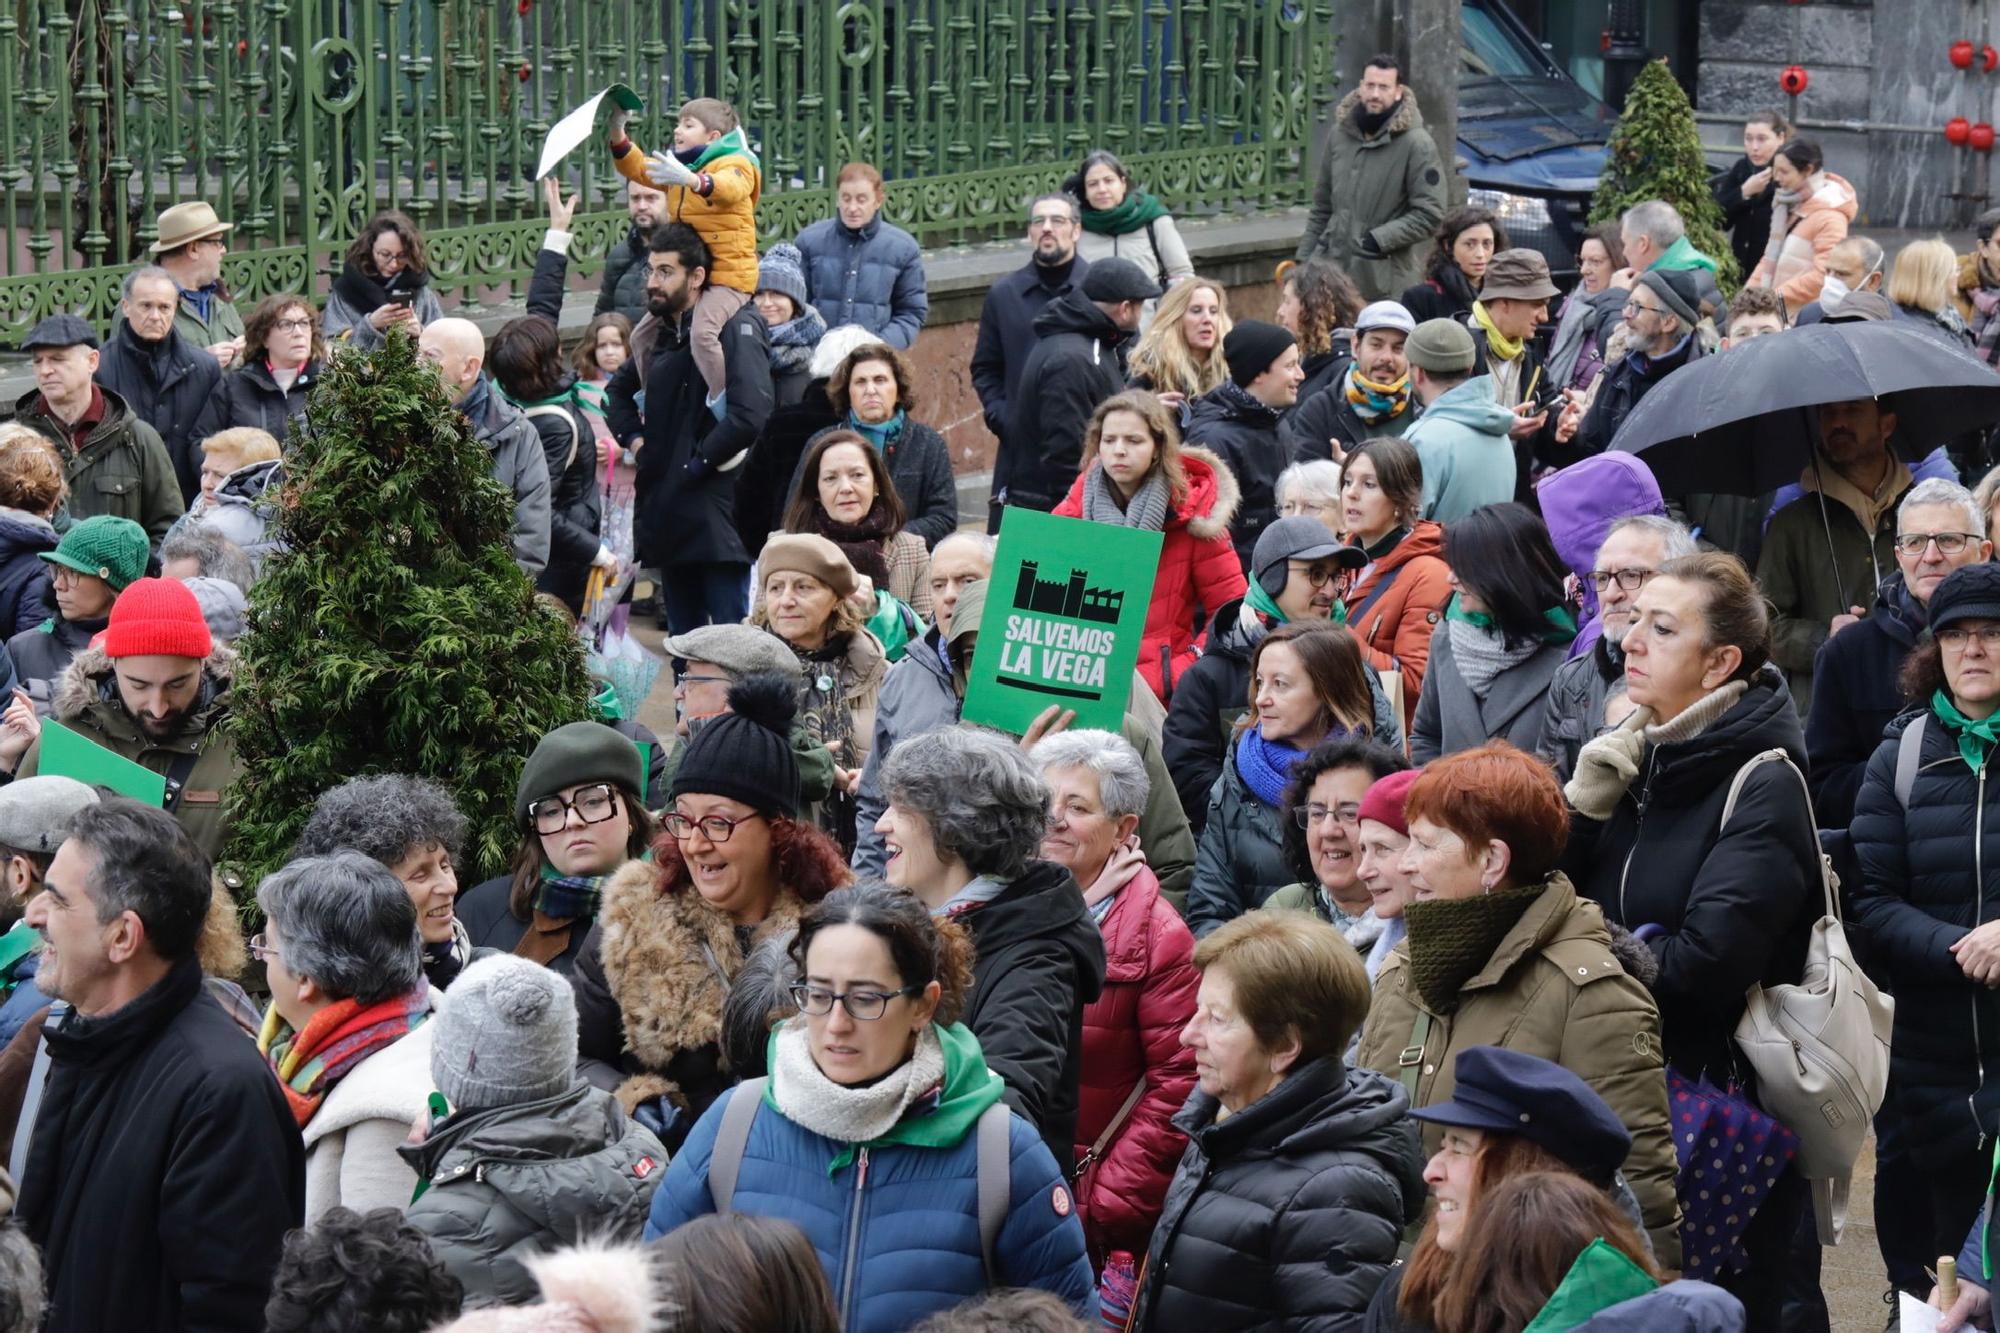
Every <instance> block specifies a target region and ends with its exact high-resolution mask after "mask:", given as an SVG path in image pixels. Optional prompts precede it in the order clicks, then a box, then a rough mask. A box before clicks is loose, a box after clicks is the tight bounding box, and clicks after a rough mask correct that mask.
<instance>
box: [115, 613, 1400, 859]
mask: <svg viewBox="0 0 2000 1333" xmlns="http://www.w3.org/2000/svg"><path fill="white" fill-rule="evenodd" d="M111 614H112V615H114V616H115V615H117V614H118V613H117V612H116V611H113V612H112V613H111ZM1421 772H1423V770H1422V769H1420V768H1406V769H1404V770H1403V771H1402V772H1400V773H1391V774H1390V775H1389V776H1388V777H1386V778H1377V779H1375V785H1374V786H1372V787H1370V788H1369V789H1368V794H1367V795H1365V796H1363V797H1362V798H1361V813H1360V814H1358V815H1356V816H1355V818H1356V819H1372V820H1374V821H1375V822H1376V823H1378V824H1387V825H1388V826H1389V827H1390V828H1392V829H1394V830H1396V832H1398V833H1400V834H1402V835H1403V836H1404V837H1406V838H1407V837H1409V836H1410V822H1409V820H1408V819H1406V818H1405V817H1404V815H1403V803H1404V802H1405V801H1407V800H1408V799H1409V797H1410V788H1412V787H1414V786H1416V785H1417V775H1418V774H1419V773H1421Z"/></svg>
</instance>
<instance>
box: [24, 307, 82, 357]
mask: <svg viewBox="0 0 2000 1333" xmlns="http://www.w3.org/2000/svg"><path fill="white" fill-rule="evenodd" d="M79 343H81V344H82V345H83V346H85V347H96V346H97V345H98V342H97V330H96V329H93V328H91V327H90V325H89V323H88V322H87V321H85V320H83V319H80V318H79V317H77V316H75V315H50V316H49V317H48V318H47V319H44V320H43V321H42V322H41V323H39V324H37V325H35V327H34V328H32V329H30V330H28V336H27V338H26V340H25V341H23V342H22V343H21V350H22V351H24V352H32V351H33V350H34V349H35V348H37V347H75V346H76V345H77V344H79Z"/></svg>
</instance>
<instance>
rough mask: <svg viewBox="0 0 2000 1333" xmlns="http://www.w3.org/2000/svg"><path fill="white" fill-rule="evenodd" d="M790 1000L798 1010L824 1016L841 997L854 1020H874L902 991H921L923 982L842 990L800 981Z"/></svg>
mask: <svg viewBox="0 0 2000 1333" xmlns="http://www.w3.org/2000/svg"><path fill="white" fill-rule="evenodd" d="M791 989H792V1003H793V1004H796V1005H797V1006H798V1007H799V1012H800V1013H802V1014H805V1015H807V1016H808V1017H811V1018H824V1017H825V1016H826V1015H828V1014H830V1013H832V1012H833V1002H834V1001H835V1000H838V1001H840V1006H841V1008H843V1009H845V1010H847V1016H848V1017H849V1018H851V1019H853V1020H854V1021H855V1022H857V1023H873V1022H874V1021H875V1020H876V1019H878V1018H880V1017H881V1016H882V1015H883V1014H886V1013H888V1012H889V1001H891V1000H893V999H896V998H898V997H900V996H905V995H922V994H923V993H924V988H923V987H922V986H905V987H903V989H901V990H892V991H879V990H851V991H848V992H846V993H845V994H842V993H840V992H838V991H830V990H828V989H827V988H826V987H824V986H809V985H807V984H806V983H805V982H803V981H802V982H799V983H798V984H797V985H795V986H793V987H792V988H791Z"/></svg>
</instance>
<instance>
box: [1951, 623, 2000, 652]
mask: <svg viewBox="0 0 2000 1333" xmlns="http://www.w3.org/2000/svg"><path fill="white" fill-rule="evenodd" d="M1974 636H1977V637H1978V639H1979V646H1980V647H1981V648H1982V649H1984V650H1985V651H1987V652H1989V653H1993V652H2000V625H1981V626H1980V627H1979V628H1978V629H1960V628H1959V627H1958V626H1957V625H1950V626H1947V627H1946V628H1944V629H1941V630H1939V631H1938V632H1937V641H1938V645H1939V646H1940V647H1944V648H1950V649H1953V650H1956V649H1960V648H1963V647H1965V645H1966V644H1968V643H1970V642H1971V641H1972V639H1973V638H1974Z"/></svg>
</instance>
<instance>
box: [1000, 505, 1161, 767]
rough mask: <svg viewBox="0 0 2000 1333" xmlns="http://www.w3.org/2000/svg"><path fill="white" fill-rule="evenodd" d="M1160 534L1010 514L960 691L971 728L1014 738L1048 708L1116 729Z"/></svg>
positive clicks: (1148, 597) (1157, 564)
mask: <svg viewBox="0 0 2000 1333" xmlns="http://www.w3.org/2000/svg"><path fill="white" fill-rule="evenodd" d="M1160 541H1161V537H1160V534H1159V533H1157V532H1145V531H1139V530H1136V529H1133V528H1120V527H1113V526H1111V525H1110V524H1107V523H1088V522H1085V521H1084V520H1083V519H1080V518H1057V517H1055V516H1054V515H1052V514H1043V513H1038V512H1036V511H1035V510H1032V509H1009V510H1008V511H1007V518H1006V522H1005V523H1004V524H1003V525H1002V526H1001V529H1000V549H999V551H998V552H997V553H996V554H995V555H994V558H993V582H992V586H991V587H989V588H988V590H987V594H986V610H985V613H984V614H983V615H982V616H981V617H980V620H979V646H978V649H977V651H975V652H974V654H973V658H972V675H971V679H970V682H969V683H968V685H967V688H966V691H965V710H964V717H965V720H966V721H968V722H978V723H982V724H984V725H986V726H992V727H999V728H1000V729H1002V730H1003V731H1011V732H1013V733H1015V734H1016V735H1019V734H1020V733H1022V732H1024V731H1026V730H1027V729H1028V724H1029V723H1031V722H1033V721H1034V720H1035V717H1036V715H1037V714H1039V713H1041V712H1042V710H1044V709H1046V708H1047V707H1048V706H1049V705H1051V704H1056V705H1059V706H1061V707H1063V708H1073V709H1075V710H1076V723H1075V725H1076V726H1079V727H1099V728H1102V729H1104V730H1106V731H1116V730H1118V727H1119V724H1120V723H1121V722H1123V721H1124V718H1125V704H1126V700H1127V699H1128V698H1129V697H1130V695H1131V692H1132V670H1133V668H1134V667H1136V666H1137V665H1138V662H1139V638H1140V635H1141V634H1142V633H1143V632H1144V630H1145V627H1146V608H1147V606H1148V605H1149V604H1150V603H1151V602H1152V600H1153V576H1154V574H1155V573H1157V572H1158V570H1159V567H1160Z"/></svg>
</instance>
